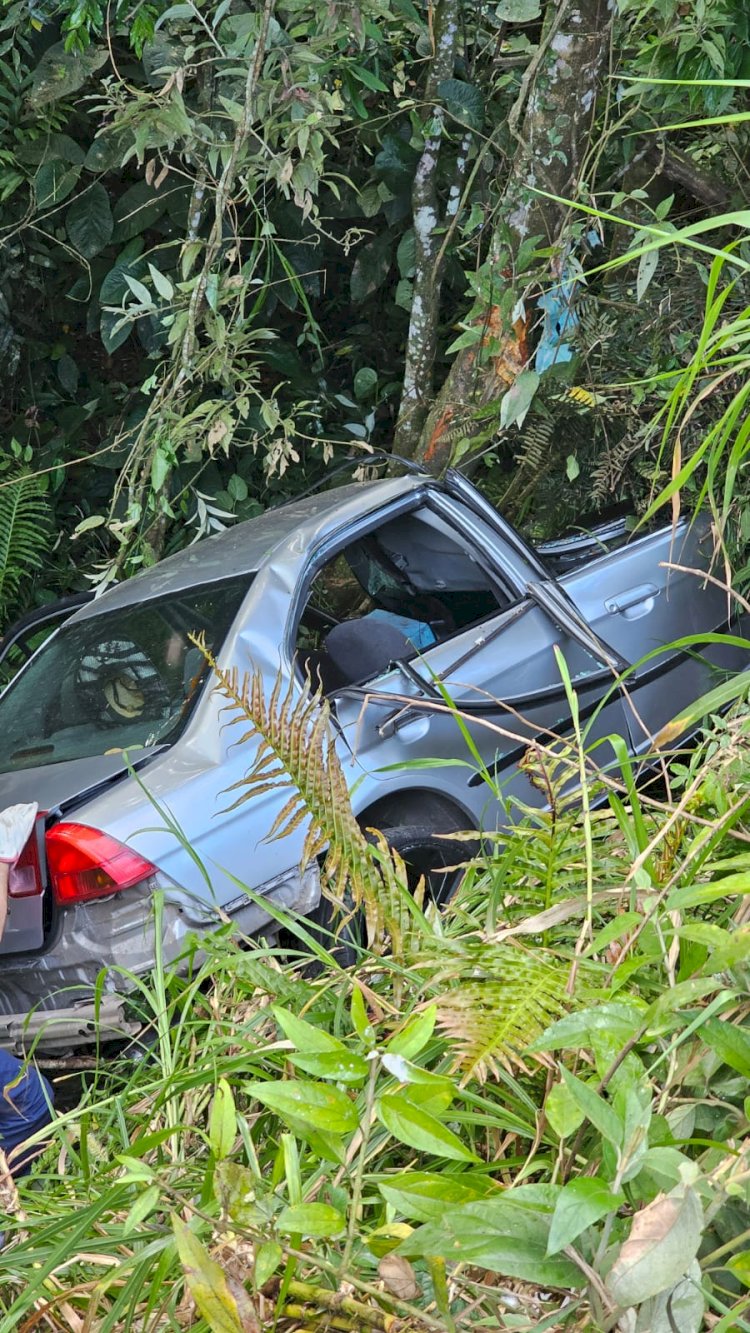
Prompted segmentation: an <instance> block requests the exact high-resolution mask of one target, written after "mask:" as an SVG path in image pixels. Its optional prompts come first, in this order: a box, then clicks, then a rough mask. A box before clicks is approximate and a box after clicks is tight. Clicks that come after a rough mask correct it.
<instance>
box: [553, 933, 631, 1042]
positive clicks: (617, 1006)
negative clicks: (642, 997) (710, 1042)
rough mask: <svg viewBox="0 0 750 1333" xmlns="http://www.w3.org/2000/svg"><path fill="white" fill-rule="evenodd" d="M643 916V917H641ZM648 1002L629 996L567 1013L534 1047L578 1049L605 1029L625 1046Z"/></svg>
mask: <svg viewBox="0 0 750 1333" xmlns="http://www.w3.org/2000/svg"><path fill="white" fill-rule="evenodd" d="M639 919H640V918H639ZM645 1008H646V1007H645V1005H638V1004H636V1003H635V1002H634V1001H633V1002H631V1001H629V1000H622V1001H613V1002H611V1003H606V1004H599V1005H596V1006H594V1007H592V1008H590V1009H579V1010H577V1011H576V1012H574V1013H572V1014H566V1015H565V1016H564V1017H563V1018H559V1019H558V1020H557V1021H556V1022H555V1023H551V1024H550V1026H549V1027H548V1028H545V1030H544V1032H543V1033H542V1035H541V1037H538V1038H537V1040H536V1041H534V1042H532V1044H531V1046H530V1047H529V1050H531V1051H558V1050H565V1051H578V1050H580V1049H581V1048H582V1047H589V1046H590V1045H591V1041H592V1038H593V1037H594V1035H595V1034H596V1033H599V1032H606V1033H608V1034H609V1035H610V1036H612V1037H613V1039H614V1040H615V1041H617V1042H619V1043H620V1045H622V1046H624V1044H625V1042H626V1041H628V1040H629V1039H630V1038H631V1037H632V1036H634V1035H635V1033H636V1032H637V1031H638V1029H639V1028H640V1027H641V1026H642V1025H643V1015H644V1013H645Z"/></svg>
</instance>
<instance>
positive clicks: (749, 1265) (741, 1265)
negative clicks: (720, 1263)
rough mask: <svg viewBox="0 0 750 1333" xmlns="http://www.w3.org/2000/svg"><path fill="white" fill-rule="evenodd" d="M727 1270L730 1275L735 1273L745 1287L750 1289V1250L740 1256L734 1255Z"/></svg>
mask: <svg viewBox="0 0 750 1333" xmlns="http://www.w3.org/2000/svg"><path fill="white" fill-rule="evenodd" d="M727 1268H728V1269H729V1271H730V1273H734V1276H735V1277H736V1278H739V1280H740V1282H741V1283H742V1285H743V1286H744V1287H750V1250H742V1251H741V1252H740V1253H739V1254H733V1255H732V1257H731V1259H729V1260H728V1261H727Z"/></svg>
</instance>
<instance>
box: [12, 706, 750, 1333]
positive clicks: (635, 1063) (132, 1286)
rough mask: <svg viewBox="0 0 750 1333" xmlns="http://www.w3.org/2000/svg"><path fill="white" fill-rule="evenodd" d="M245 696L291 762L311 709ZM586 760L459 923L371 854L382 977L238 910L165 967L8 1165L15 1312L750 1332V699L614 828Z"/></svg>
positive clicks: (365, 887) (608, 783)
mask: <svg viewBox="0 0 750 1333" xmlns="http://www.w3.org/2000/svg"><path fill="white" fill-rule="evenodd" d="M223 688H224V689H225V691H226V692H227V693H228V696H229V699H230V701H231V702H232V703H233V706H234V707H235V709H236V710H238V712H239V714H240V715H241V716H242V715H244V717H245V722H247V721H248V710H251V717H250V720H251V721H252V724H253V727H254V728H255V730H256V732H257V731H260V732H261V733H262V737H263V739H264V741H265V754H266V757H267V763H268V765H269V766H270V765H272V764H275V769H274V776H275V779H277V780H285V778H284V774H285V773H287V774H288V773H289V772H290V771H292V770H294V767H295V764H296V763H297V762H302V760H301V759H300V758H299V755H298V758H297V759H295V757H294V753H293V747H292V749H290V748H289V747H287V751H286V754H285V755H284V756H282V755H281V752H280V749H279V748H278V746H277V745H276V742H275V741H274V736H275V735H277V736H278V733H277V730H276V729H275V724H274V719H273V716H272V713H273V709H274V708H275V709H276V710H277V711H278V710H279V709H283V708H284V707H285V706H286V705H285V703H284V701H283V700H282V701H280V700H278V699H277V700H274V701H272V702H271V703H270V704H268V705H265V704H263V706H262V708H261V707H259V705H258V700H257V699H256V700H255V703H253V697H254V696H253V691H252V689H248V690H247V691H244V692H243V690H242V689H241V688H238V687H237V682H233V681H228V680H225V681H224V682H223ZM316 734H317V741H316V743H318V744H320V745H322V746H325V744H326V742H325V739H324V737H322V733H320V732H318V733H316ZM304 748H305V747H301V751H300V753H303V752H304ZM323 757H324V758H325V761H326V762H320V763H318V764H317V765H316V766H315V769H316V771H317V773H318V775H320V774H322V775H323V777H322V779H321V781H320V783H318V785H317V786H315V783H316V777H315V773H314V772H313V768H312V766H309V767H308V769H307V773H306V781H307V782H308V783H312V784H313V787H312V788H308V790H306V789H305V787H304V784H303V782H302V780H301V777H302V775H301V774H299V775H297V782H296V787H297V790H298V791H303V792H304V793H305V798H306V804H307V810H308V813H309V811H310V809H311V808H312V807H313V806H314V809H315V821H316V828H317V830H318V831H316V830H315V829H314V830H313V831H312V832H311V835H310V836H311V838H312V840H313V841H312V844H311V845H317V842H316V839H317V837H318V832H319V833H320V835H321V836H325V835H326V833H327V832H329V831H330V825H329V818H330V813H331V812H330V806H329V805H328V804H327V800H328V798H326V796H325V791H324V788H325V787H326V786H327V790H328V793H329V797H330V794H331V793H332V792H333V793H335V796H336V799H340V792H339V791H338V786H337V783H336V778H335V771H333V770H335V754H334V752H333V750H332V749H331V750H329V751H327V752H325V754H324V756H323ZM558 759H559V757H558V758H556V757H555V756H551V755H549V754H545V753H543V752H539V753H537V754H535V756H534V757H533V762H534V763H536V764H538V765H539V766H541V768H542V769H544V770H545V772H546V777H547V781H548V785H549V789H550V791H552V793H553V797H554V799H553V801H552V808H551V810H550V811H549V812H548V813H546V814H539V813H533V812H527V814H526V816H525V818H524V819H523V820H522V822H521V824H520V826H519V827H518V829H517V831H516V832H515V833H514V834H513V835H512V836H508V837H505V838H504V839H503V841H502V842H500V841H499V840H498V841H497V842H493V841H490V842H489V845H487V846H485V848H484V850H483V852H482V854H481V855H479V856H477V857H475V858H474V859H473V860H472V861H471V862H470V863H469V865H468V868H467V871H466V873H465V876H464V879H463V884H462V886H461V888H460V889H459V891H458V894H457V895H456V897H455V898H454V900H453V901H452V902H451V903H450V904H449V906H448V907H447V908H446V909H444V911H443V913H442V914H439V913H437V911H435V910H434V909H433V908H432V907H429V906H428V907H425V906H424V904H422V903H420V901H419V897H417V900H414V899H412V898H409V899H408V903H407V904H406V907H404V906H403V904H404V902H405V901H406V899H405V888H404V875H403V867H402V866H401V865H400V863H399V862H398V859H397V858H393V857H392V856H391V854H390V853H389V851H388V849H387V848H386V847H385V846H384V845H382V844H375V845H371V844H363V845H358V847H357V856H356V858H355V861H361V859H362V858H367V857H368V856H369V858H370V860H369V862H368V866H367V869H366V873H360V888H361V889H362V892H363V893H364V894H365V895H366V893H367V892H372V891H373V890H372V887H371V879H372V878H373V877H376V876H377V874H380V875H381V876H384V877H385V880H384V882H386V883H387V884H388V885H389V890H388V893H387V894H386V895H385V898H384V900H383V901H384V903H385V907H383V904H382V903H381V910H380V912H379V913H374V914H373V913H371V914H370V926H371V936H372V938H371V943H370V944H369V945H365V944H362V946H361V947H359V948H358V953H359V958H358V961H357V963H356V965H354V966H352V967H350V968H347V969H343V968H342V967H340V966H339V964H338V962H337V957H338V955H337V952H336V948H335V940H334V939H333V938H332V937H327V936H325V934H323V935H321V933H320V931H319V930H318V931H317V932H312V930H311V928H309V927H308V926H306V925H305V923H304V922H295V921H292V920H290V919H289V918H288V917H286V916H285V914H284V913H283V912H279V913H278V920H279V924H280V925H282V926H284V927H285V928H286V929H287V930H288V931H291V932H293V934H294V936H295V939H296V945H295V948H294V949H293V950H292V951H291V952H290V951H289V950H285V951H284V952H283V953H282V952H281V950H280V948H279V947H278V946H277V945H274V944H269V943H268V942H264V941H263V940H257V939H254V940H249V941H244V943H243V946H242V947H241V946H240V943H238V941H237V940H236V939H235V938H233V937H232V934H231V931H230V928H229V927H228V926H224V927H222V928H220V929H218V930H217V931H216V932H215V933H214V934H213V935H212V936H211V937H209V938H208V939H207V940H206V941H205V943H204V946H203V949H204V952H203V954H202V955H198V954H194V955H193V956H192V959H191V960H188V962H189V966H188V967H187V970H186V971H184V973H183V975H178V974H176V973H173V972H171V971H165V970H164V969H163V968H159V969H157V972H156V973H155V975H154V977H153V979H152V980H151V982H150V983H149V984H148V985H146V984H144V983H143V982H142V981H141V982H139V983H138V984H137V987H136V989H135V990H134V992H133V1006H134V1008H135V1009H137V1011H138V1014H139V1016H140V1018H141V1020H142V1022H143V1033H142V1038H141V1043H140V1045H139V1048H138V1050H137V1055H138V1058H137V1059H132V1058H124V1057H123V1058H120V1059H119V1060H118V1061H115V1062H114V1063H112V1064H110V1065H109V1066H106V1067H105V1066H104V1065H101V1066H100V1069H99V1071H98V1072H97V1073H95V1074H94V1075H93V1076H92V1079H91V1081H90V1083H89V1084H88V1086H87V1088H86V1091H85V1093H84V1096H83V1099H82V1101H81V1103H80V1105H79V1106H77V1107H76V1108H75V1109H74V1110H71V1111H68V1112H66V1113H64V1114H61V1115H60V1116H59V1117H58V1119H57V1120H56V1122H55V1125H54V1127H53V1137H54V1142H53V1144H52V1145H51V1146H50V1147H49V1149H48V1150H47V1152H46V1154H45V1156H44V1157H43V1159H42V1160H41V1162H40V1164H39V1166H38V1167H37V1168H36V1171H35V1175H34V1177H33V1178H32V1180H31V1181H30V1182H23V1183H21V1184H20V1185H19V1186H18V1187H15V1186H13V1184H12V1182H11V1181H10V1179H9V1178H7V1179H6V1181H5V1183H4V1184H3V1183H2V1181H1V1180H0V1189H2V1190H3V1201H4V1202H3V1206H4V1209H5V1211H6V1212H7V1214H8V1223H7V1242H6V1246H5V1248H4V1249H3V1250H2V1252H1V1253H0V1310H1V1311H2V1314H1V1315H0V1330H3V1331H5V1330H8V1331H10V1330H16V1329H19V1330H30V1329H37V1328H40V1329H41V1328H43V1329H74V1330H76V1333H90V1331H92V1333H93V1331H94V1330H95V1331H96V1333H108V1331H109V1330H113V1331H114V1330H116V1331H117V1333H124V1331H125V1330H148V1331H149V1333H152V1331H153V1333H155V1331H156V1330H178V1329H179V1330H181V1329H185V1328H191V1329H196V1330H198V1329H201V1328H203V1329H206V1328H208V1329H213V1330H219V1331H220V1333H241V1331H242V1330H244V1331H245V1333H253V1331H254V1330H259V1329H264V1330H265V1329H273V1328H278V1329H279V1330H280V1331H281V1333H291V1330H293V1329H300V1330H302V1329H304V1330H312V1329H320V1330H323V1329H331V1330H340V1331H341V1333H346V1331H347V1330H354V1329H357V1330H359V1329H362V1330H371V1329H374V1330H389V1333H397V1330H407V1329H409V1330H414V1331H415V1333H416V1331H418V1330H447V1331H448V1333H453V1331H454V1330H469V1329H471V1330H479V1329H488V1328H489V1329H496V1328H497V1329H508V1330H511V1329H512V1330H531V1329H534V1330H545V1329H546V1330H571V1329H595V1330H598V1329H601V1330H612V1329H615V1328H616V1329H618V1330H622V1331H623V1333H646V1330H652V1331H653V1333H675V1330H678V1333H698V1330H700V1329H702V1328H712V1329H714V1330H717V1331H718V1333H730V1331H733V1330H743V1329H748V1328H750V1310H749V1307H750V1296H749V1295H748V1287H750V1253H749V1252H748V1239H750V1196H749V1193H748V1191H749V1185H750V1137H749V1135H748V1113H749V1112H750V1099H748V1098H747V1096H746V1094H747V1079H748V1076H750V1032H749V1031H748V1028H747V1015H748V1009H749V1005H748V998H749V997H748V982H749V980H750V967H749V964H748V959H749V958H750V927H749V926H748V924H747V911H746V904H747V894H748V893H750V845H748V844H749V843H750V830H749V829H748V820H747V814H748V790H749V783H750V716H749V715H748V713H747V711H746V709H736V710H735V712H734V713H733V714H732V715H730V716H729V717H728V718H725V719H714V720H713V723H712V726H711V729H710V731H709V732H708V734H707V736H706V738H705V740H704V741H703V743H702V744H701V745H700V746H699V747H698V749H697V750H695V751H693V752H692V753H690V754H687V755H684V756H682V757H679V758H678V759H677V760H675V761H673V762H672V763H671V765H670V767H669V774H668V781H667V782H664V781H662V784H661V786H660V788H659V793H660V794H657V795H655V794H653V793H652V794H649V790H648V789H647V790H646V791H643V790H639V789H638V788H637V787H636V784H635V781H634V779H633V775H632V773H631V772H630V769H629V767H628V764H627V761H626V760H625V758H624V757H623V761H622V768H621V772H620V773H619V774H618V777H617V780H615V779H613V778H612V777H607V778H605V777H602V778H600V779H595V780H594V782H595V784H596V786H595V788H594V786H593V785H592V794H598V795H600V796H602V797H603V798H604V799H603V800H602V802H601V803H600V804H599V805H598V806H596V805H595V804H594V805H593V808H591V809H589V811H588V813H587V814H585V815H583V814H582V813H581V810H580V807H579V806H576V807H574V806H573V805H572V804H571V802H570V801H569V799H566V798H565V797H564V796H563V795H562V794H561V793H562V785H561V783H560V782H559V781H557V779H556V772H557V770H556V765H557V763H558ZM249 778H250V781H251V783H252V781H253V780H255V781H257V780H258V773H257V771H256V772H255V775H254V777H253V773H252V771H251V773H250V775H249ZM248 790H250V788H248ZM665 791H666V795H665ZM308 793H312V795H309V794H308ZM312 796H314V802H313V800H312ZM297 808H298V803H297V802H296V800H295V802H294V803H293V804H292V805H290V811H293V812H295V813H296V811H297ZM339 817H340V818H344V817H343V815H342V813H341V812H339ZM344 822H346V821H345V819H344ZM282 831H283V830H282ZM351 836H352V837H354V836H355V835H354V834H353V833H352V834H351ZM365 849H369V850H365ZM333 870H334V874H333V882H334V888H335V890H336V894H337V896H340V892H339V891H340V876H341V865H340V863H339V862H338V861H337V859H336V852H335V848H334V853H333ZM355 870H356V866H355ZM360 872H361V867H360ZM399 885H400V891H399ZM399 902H400V903H401V906H398V905H397V904H398V903H399ZM155 910H156V917H157V920H156V925H157V931H158V926H159V913H160V910H161V909H160V903H159V902H158V901H157V904H156V909H155ZM404 913H406V917H408V925H409V928H408V929H407V928H405V924H404V923H405V916H404ZM394 921H396V924H397V925H398V927H399V929H398V932H397V935H396V938H395V940H394V941H393V945H394V947H392V948H390V949H389V948H387V947H386V945H385V939H384V934H385V933H387V932H388V930H389V929H390V928H391V926H392V924H393V922H394ZM373 922H374V923H375V924H374V925H373ZM311 955H312V956H313V957H314V958H315V960H316V967H315V968H312V967H311V966H310V961H311Z"/></svg>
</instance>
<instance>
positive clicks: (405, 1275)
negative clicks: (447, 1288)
mask: <svg viewBox="0 0 750 1333" xmlns="http://www.w3.org/2000/svg"><path fill="white" fill-rule="evenodd" d="M378 1272H379V1274H380V1277H381V1280H382V1282H383V1285H384V1286H385V1287H387V1289H388V1291H390V1293H391V1295H393V1296H396V1297H397V1298H398V1300H400V1301H413V1300H416V1298H417V1296H421V1294H422V1293H421V1290H420V1288H419V1285H418V1283H417V1279H416V1277H415V1276H414V1269H413V1268H412V1266H411V1264H410V1263H409V1260H408V1259H402V1258H401V1256H400V1255H399V1254H385V1255H383V1258H382V1259H381V1260H380V1263H379V1264H378Z"/></svg>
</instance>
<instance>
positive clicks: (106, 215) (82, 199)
mask: <svg viewBox="0 0 750 1333" xmlns="http://www.w3.org/2000/svg"><path fill="white" fill-rule="evenodd" d="M65 225H66V226H67V229H68V236H69V237H70V242H71V245H73V246H74V247H75V249H76V250H77V251H78V253H79V254H81V255H83V257H84V259H93V257H94V255H98V254H99V251H100V250H103V249H104V247H105V245H109V242H110V241H111V239H112V231H113V228H114V221H113V219H112V210H111V208H110V206H109V195H108V194H107V191H106V190H105V188H104V186H103V185H100V184H99V183H98V182H97V183H96V184H95V185H92V186H91V187H90V189H88V190H86V191H85V192H84V193H83V194H79V195H78V198H77V199H74V200H73V202H72V204H71V205H70V208H69V209H68V214H67V217H66V219H65Z"/></svg>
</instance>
